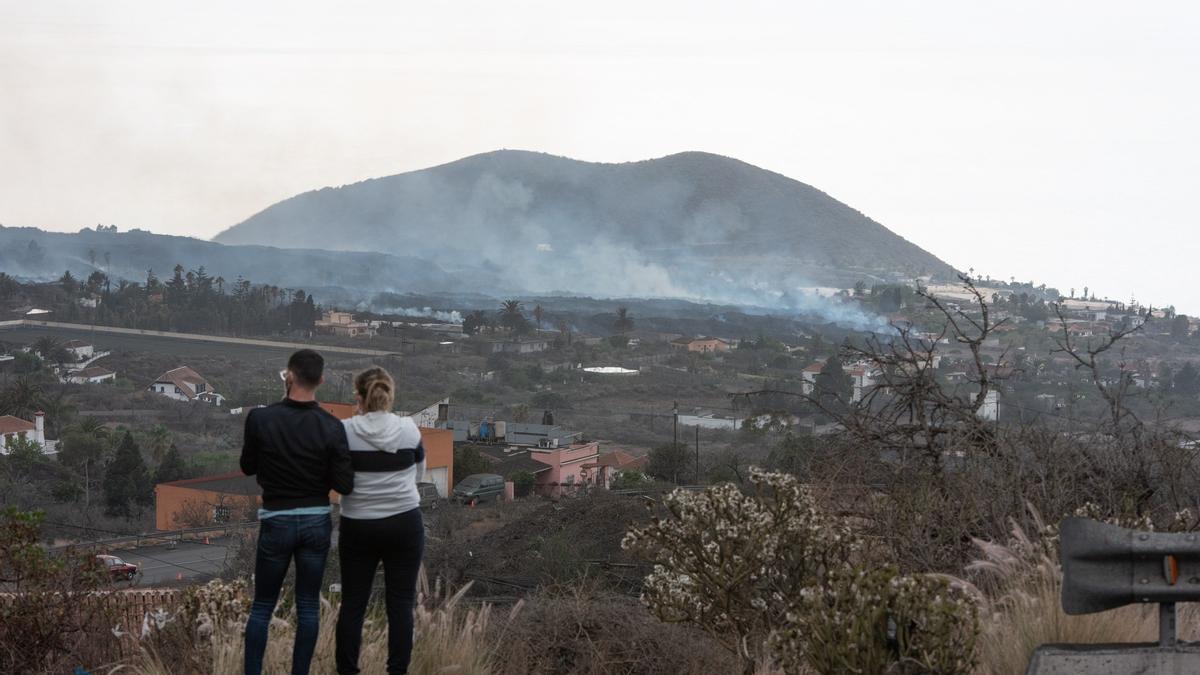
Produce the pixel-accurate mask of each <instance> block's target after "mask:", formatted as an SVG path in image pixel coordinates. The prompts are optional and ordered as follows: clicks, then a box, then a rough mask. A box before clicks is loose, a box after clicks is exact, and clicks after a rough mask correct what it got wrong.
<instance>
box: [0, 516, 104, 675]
mask: <svg viewBox="0 0 1200 675" xmlns="http://www.w3.org/2000/svg"><path fill="white" fill-rule="evenodd" d="M41 521H42V515H41V514H40V513H28V512H22V511H17V510H16V509H12V508H9V509H5V510H3V511H0V580H3V582H4V590H5V591H6V592H7V593H8V595H6V596H5V597H3V598H0V672H4V673H41V672H66V671H69V670H70V669H71V667H73V666H75V665H78V664H80V663H88V662H89V661H103V660H107V658H109V656H110V655H109V654H108V650H109V648H113V647H115V646H116V645H115V640H114V639H113V634H112V633H110V631H112V630H114V628H115V627H116V626H115V623H114V617H115V612H114V611H112V608H111V606H109V605H107V604H106V603H104V602H102V600H103V598H102V597H100V596H96V595H94V594H95V593H96V592H97V591H100V590H102V589H104V588H105V587H107V585H108V583H109V581H108V571H107V570H105V569H101V568H100V566H99V565H97V564H96V561H95V559H94V558H93V557H92V556H91V555H89V554H86V553H76V552H70V551H69V552H67V553H64V554H61V555H51V554H50V553H48V552H47V551H46V549H44V548H42V546H41V545H40V543H39V541H38V538H39V534H40V531H41Z"/></svg>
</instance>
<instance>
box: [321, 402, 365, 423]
mask: <svg viewBox="0 0 1200 675" xmlns="http://www.w3.org/2000/svg"><path fill="white" fill-rule="evenodd" d="M321 408H323V409H324V410H325V412H327V413H329V414H330V415H333V416H334V417H336V418H338V419H339V420H348V419H350V418H351V417H354V414H355V413H357V412H358V406H357V405H355V404H353V403H330V402H329V401H321Z"/></svg>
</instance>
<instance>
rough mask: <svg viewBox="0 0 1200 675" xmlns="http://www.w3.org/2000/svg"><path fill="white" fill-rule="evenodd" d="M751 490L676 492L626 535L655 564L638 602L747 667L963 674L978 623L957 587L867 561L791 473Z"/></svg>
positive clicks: (760, 481)
mask: <svg viewBox="0 0 1200 675" xmlns="http://www.w3.org/2000/svg"><path fill="white" fill-rule="evenodd" d="M748 489H749V491H748V492H743V491H741V490H740V489H739V488H737V487H736V486H734V485H731V484H723V485H718V486H714V487H710V488H708V489H706V490H704V491H702V492H685V491H680V490H676V491H675V492H673V493H671V494H669V495H667V496H666V498H665V499H664V506H665V507H666V510H667V514H668V515H667V517H665V518H656V519H655V520H654V521H653V522H652V523H651V524H649V525H647V526H644V527H640V528H635V529H633V530H631V531H630V532H629V533H628V534H627V535H626V537H625V540H624V542H623V545H624V546H625V547H626V548H628V549H631V550H634V551H636V552H639V553H641V554H642V555H643V556H645V557H646V558H647V559H649V560H650V562H652V563H654V571H653V572H651V573H650V574H649V575H648V576H647V577H646V579H645V586H644V590H643V594H642V601H643V602H644V603H645V604H646V605H647V606H648V607H649V608H650V609H651V611H652V612H654V614H655V615H657V616H658V617H659V618H660V619H662V620H664V621H669V622H683V623H690V624H693V625H695V626H697V627H699V628H701V629H702V630H704V631H705V632H707V633H708V634H709V635H710V636H712V637H713V638H714V639H715V640H717V641H718V642H719V643H721V644H722V645H723V646H725V647H726V648H727V649H728V650H730V651H731V652H733V653H735V654H736V655H737V656H738V658H739V659H740V661H741V664H742V668H743V670H744V671H747V672H749V671H750V670H752V669H753V667H754V666H755V663H756V662H757V663H761V662H762V661H763V660H765V659H771V660H774V661H775V662H776V663H778V664H780V665H782V666H784V667H785V669H787V670H789V671H797V670H804V669H809V670H814V671H817V672H822V673H832V672H883V671H885V670H887V669H889V668H892V667H893V666H896V667H900V668H902V669H903V668H909V667H913V668H923V669H925V671H924V672H938V673H966V672H969V671H970V669H971V667H972V666H973V663H974V661H973V656H972V655H973V649H974V640H975V635H976V633H977V627H976V625H977V622H976V619H975V614H974V606H973V605H971V604H970V603H969V602H967V600H966V596H965V595H964V594H963V593H962V592H961V591H960V590H957V589H952V588H951V587H950V586H949V584H948V583H947V582H946V581H945V580H944V579H942V578H940V577H934V576H929V575H913V576H900V575H899V574H898V573H897V572H896V571H895V570H894V569H891V568H886V567H884V568H880V567H879V566H876V565H874V563H873V562H872V561H870V560H869V559H866V558H865V554H866V551H865V549H864V546H863V544H862V542H861V541H860V540H859V539H858V537H856V536H854V535H853V534H852V532H851V530H850V529H849V527H848V526H847V525H846V523H844V522H842V521H840V520H838V519H836V518H832V517H829V516H827V515H825V514H824V513H822V511H821V510H820V509H818V508H817V505H816V503H815V500H814V499H813V498H812V496H811V495H810V494H809V493H808V492H806V491H805V490H804V489H802V488H801V486H800V484H799V482H798V481H797V480H796V479H795V477H793V476H790V475H786V474H779V473H765V472H763V471H760V470H758V469H756V468H752V469H751V470H750V480H749V484H748ZM889 627H890V628H889Z"/></svg>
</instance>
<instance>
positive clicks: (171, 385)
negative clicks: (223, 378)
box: [146, 366, 225, 405]
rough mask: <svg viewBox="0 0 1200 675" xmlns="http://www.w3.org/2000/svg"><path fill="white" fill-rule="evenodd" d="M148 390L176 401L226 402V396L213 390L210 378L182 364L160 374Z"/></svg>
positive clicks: (215, 403) (219, 403) (216, 403)
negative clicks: (207, 378)
mask: <svg viewBox="0 0 1200 675" xmlns="http://www.w3.org/2000/svg"><path fill="white" fill-rule="evenodd" d="M146 390H147V391H151V392H154V393H155V394H161V395H163V396H166V397H167V398H171V399H175V400H176V401H203V402H204V403H211V404H213V405H221V404H222V403H224V402H225V397H224V396H222V395H220V394H218V393H217V392H215V391H213V388H212V385H211V384H209V383H208V380H206V379H204V378H203V377H201V376H200V373H197V372H196V371H194V370H192V369H191V368H189V367H187V366H180V367H179V368H176V369H174V370H168V371H167V372H165V373H163V374H162V375H159V376H158V379H157V380H155V381H154V383H153V384H151V385H150V386H149V387H147V388H146Z"/></svg>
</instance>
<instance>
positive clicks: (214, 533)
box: [50, 521, 258, 552]
mask: <svg viewBox="0 0 1200 675" xmlns="http://www.w3.org/2000/svg"><path fill="white" fill-rule="evenodd" d="M254 527H258V521H249V522H245V523H223V524H220V525H209V526H206V527H189V528H186V529H182V530H168V531H164V532H152V533H150V534H130V535H125V536H121V537H112V538H109V539H96V540H94V541H87V542H80V543H77V544H63V545H62V546H53V547H51V548H50V551H51V552H58V551H65V550H67V549H74V550H76V551H94V550H98V549H103V550H113V549H127V548H139V547H142V546H155V545H158V544H169V543H172V542H180V541H198V540H201V539H205V538H208V537H219V536H223V535H227V534H229V533H231V532H240V531H242V530H247V529H250V528H254Z"/></svg>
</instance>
